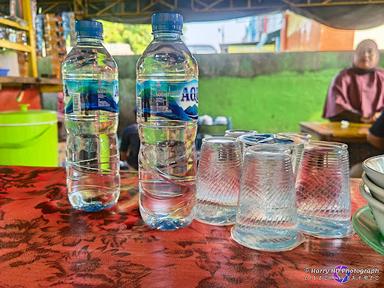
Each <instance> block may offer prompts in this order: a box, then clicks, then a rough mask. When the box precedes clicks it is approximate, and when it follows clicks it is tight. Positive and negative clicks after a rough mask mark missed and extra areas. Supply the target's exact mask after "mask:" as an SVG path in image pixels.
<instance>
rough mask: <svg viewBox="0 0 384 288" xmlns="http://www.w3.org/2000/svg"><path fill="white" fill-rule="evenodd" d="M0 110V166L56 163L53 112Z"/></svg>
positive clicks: (56, 149) (54, 164)
mask: <svg viewBox="0 0 384 288" xmlns="http://www.w3.org/2000/svg"><path fill="white" fill-rule="evenodd" d="M21 109H22V110H21V111H10V112H0V165H19V166H45V167H49V166H58V137H57V114H56V112H54V111H46V110H29V111H27V109H26V107H25V106H22V107H21Z"/></svg>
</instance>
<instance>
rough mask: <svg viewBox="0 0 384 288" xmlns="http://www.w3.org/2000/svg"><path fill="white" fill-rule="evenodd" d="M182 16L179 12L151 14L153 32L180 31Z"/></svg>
mask: <svg viewBox="0 0 384 288" xmlns="http://www.w3.org/2000/svg"><path fill="white" fill-rule="evenodd" d="M182 29H183V16H182V15H181V14H179V13H170V12H158V13H155V14H153V15H152V31H153V32H182Z"/></svg>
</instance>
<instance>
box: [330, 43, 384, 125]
mask: <svg viewBox="0 0 384 288" xmlns="http://www.w3.org/2000/svg"><path fill="white" fill-rule="evenodd" d="M379 58H380V52H379V49H378V47H377V44H376V43H375V42H374V41H373V40H364V41H362V42H360V44H359V45H358V46H357V48H356V51H355V55H354V60H353V66H352V67H351V68H347V69H344V70H343V71H341V72H340V73H339V74H338V75H337V76H336V77H335V79H334V81H333V83H332V84H331V86H330V88H329V91H328V95H327V99H326V103H325V106H324V112H323V117H324V118H328V119H329V120H331V121H341V120H347V121H350V122H363V123H373V122H374V121H375V120H376V118H377V117H378V116H379V115H380V112H381V111H382V110H383V109H384V83H383V82H384V81H383V80H384V70H382V69H380V68H378V67H377V65H378V63H379Z"/></svg>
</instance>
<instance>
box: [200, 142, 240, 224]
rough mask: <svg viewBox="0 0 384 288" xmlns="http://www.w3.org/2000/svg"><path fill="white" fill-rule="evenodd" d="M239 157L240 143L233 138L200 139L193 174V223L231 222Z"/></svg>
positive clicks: (235, 198)
mask: <svg viewBox="0 0 384 288" xmlns="http://www.w3.org/2000/svg"><path fill="white" fill-rule="evenodd" d="M241 157H242V155H241V149H240V143H239V142H237V141H236V139H235V138H232V137H211V138H204V139H203V144H202V147H201V154H200V161H199V166H198V171H197V204H196V206H195V218H196V219H197V220H199V221H201V222H205V223H208V224H214V225H229V224H233V223H234V222H235V218H236V209H237V201H238V196H239V191H240V174H241Z"/></svg>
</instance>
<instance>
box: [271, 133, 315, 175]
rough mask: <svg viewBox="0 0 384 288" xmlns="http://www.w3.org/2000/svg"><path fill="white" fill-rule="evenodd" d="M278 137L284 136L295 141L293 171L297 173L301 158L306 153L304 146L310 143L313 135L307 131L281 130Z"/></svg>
mask: <svg viewBox="0 0 384 288" xmlns="http://www.w3.org/2000/svg"><path fill="white" fill-rule="evenodd" d="M277 137H282V138H286V139H290V140H292V141H293V142H294V143H295V148H294V153H293V155H294V159H293V172H294V173H295V175H297V172H298V170H299V167H300V165H301V160H302V157H303V153H304V147H305V145H307V144H308V143H309V141H310V140H311V138H312V135H310V134H307V133H297V132H281V133H277Z"/></svg>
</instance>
